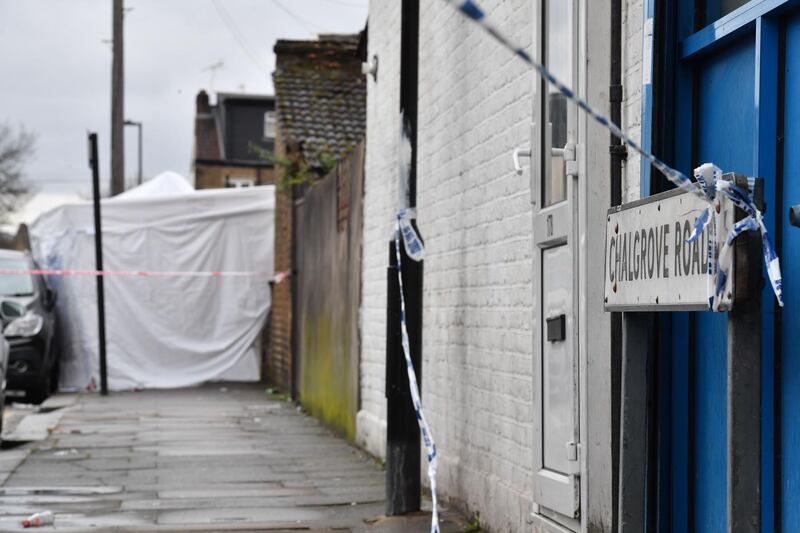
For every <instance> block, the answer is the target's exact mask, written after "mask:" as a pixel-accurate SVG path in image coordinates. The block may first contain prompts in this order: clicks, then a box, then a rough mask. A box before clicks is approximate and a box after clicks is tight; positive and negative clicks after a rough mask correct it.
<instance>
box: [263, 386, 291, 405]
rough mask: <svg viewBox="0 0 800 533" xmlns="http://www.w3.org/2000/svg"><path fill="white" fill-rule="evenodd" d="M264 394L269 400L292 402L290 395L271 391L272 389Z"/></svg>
mask: <svg viewBox="0 0 800 533" xmlns="http://www.w3.org/2000/svg"><path fill="white" fill-rule="evenodd" d="M264 393H265V394H266V395H267V398H269V399H270V400H276V401H281V402H290V401H291V400H292V397H291V396H290V395H288V394H284V393H282V392H280V391H279V390H277V389H273V388H272V387H270V388H268V389H267V390H265V391H264Z"/></svg>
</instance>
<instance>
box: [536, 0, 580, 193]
mask: <svg viewBox="0 0 800 533" xmlns="http://www.w3.org/2000/svg"><path fill="white" fill-rule="evenodd" d="M543 8H544V11H545V12H544V21H545V32H544V34H545V35H546V39H545V42H544V50H545V52H544V55H545V64H546V66H547V68H548V69H550V70H551V71H552V72H553V74H555V76H556V78H558V79H559V80H561V81H562V82H564V83H565V84H566V85H567V86H569V87H572V86H574V85H575V84H574V83H573V82H574V79H573V75H572V65H573V60H572V57H573V50H572V47H573V41H574V36H573V16H572V9H573V7H572V2H565V1H563V0H546V1H545V2H544V5H543ZM543 92H544V95H545V99H546V100H545V105H544V107H545V110H544V111H545V120H544V124H545V128H544V131H543V139H544V150H543V154H544V157H543V158H542V159H543V162H544V169H543V171H544V179H543V180H542V184H543V191H542V194H543V199H542V200H543V202H542V203H543V205H545V206H547V205H551V204H555V203H558V202H561V201H563V200H566V198H567V173H566V158H565V155H567V154H566V151H565V148H566V147H567V145H568V143H569V141H570V138H571V137H572V136H571V135H570V131H569V130H570V120H569V114H570V109H569V108H570V104H569V101H568V100H567V99H566V97H565V96H564V95H563V94H561V93H560V92H559V91H558V89H556V88H555V87H553V86H551V85H550V84H547V87H546V90H545V91H543Z"/></svg>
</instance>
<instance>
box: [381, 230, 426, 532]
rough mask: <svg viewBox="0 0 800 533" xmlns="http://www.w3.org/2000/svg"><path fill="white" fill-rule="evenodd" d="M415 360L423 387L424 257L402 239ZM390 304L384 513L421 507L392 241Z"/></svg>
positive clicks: (408, 322)
mask: <svg viewBox="0 0 800 533" xmlns="http://www.w3.org/2000/svg"><path fill="white" fill-rule="evenodd" d="M400 255H401V260H402V262H403V264H402V269H403V287H404V296H405V302H406V327H407V328H408V340H409V347H410V349H411V362H412V364H413V366H414V372H416V374H417V382H418V383H419V386H420V388H421V387H422V271H423V264H422V261H420V262H416V261H412V260H411V259H410V258H409V257H408V256H407V255H406V252H405V247H404V246H403V245H402V243H401V245H400ZM387 281H388V283H387V298H388V301H387V306H386V514H387V516H393V515H400V514H406V513H410V512H414V511H419V508H420V435H419V425H418V424H417V416H416V413H415V412H414V405H413V403H412V401H411V391H410V388H409V383H408V372H407V367H406V361H405V355H404V354H403V346H402V336H401V332H400V285H399V283H398V281H397V257H396V255H395V245H394V241H392V242H391V244H390V245H389V268H388V269H387Z"/></svg>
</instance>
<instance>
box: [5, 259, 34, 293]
mask: <svg viewBox="0 0 800 533" xmlns="http://www.w3.org/2000/svg"><path fill="white" fill-rule="evenodd" d="M30 268H31V267H30V264H29V263H28V262H27V261H25V260H20V259H0V271H1V270H30ZM32 295H33V277H32V276H31V275H30V274H0V296H32Z"/></svg>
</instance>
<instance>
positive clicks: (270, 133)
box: [264, 111, 275, 139]
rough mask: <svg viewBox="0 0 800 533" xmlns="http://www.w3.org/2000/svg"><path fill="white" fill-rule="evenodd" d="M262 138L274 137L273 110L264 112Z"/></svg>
mask: <svg viewBox="0 0 800 533" xmlns="http://www.w3.org/2000/svg"><path fill="white" fill-rule="evenodd" d="M264 138H265V139H274V138H275V111H267V112H266V113H264Z"/></svg>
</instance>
